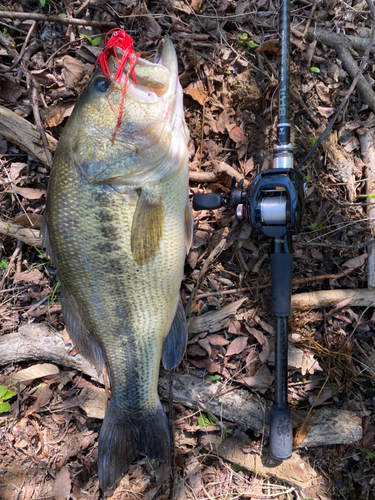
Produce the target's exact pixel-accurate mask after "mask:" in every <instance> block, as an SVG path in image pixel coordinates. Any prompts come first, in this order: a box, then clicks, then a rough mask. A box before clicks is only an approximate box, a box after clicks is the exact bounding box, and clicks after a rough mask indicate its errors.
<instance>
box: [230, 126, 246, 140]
mask: <svg viewBox="0 0 375 500" xmlns="http://www.w3.org/2000/svg"><path fill="white" fill-rule="evenodd" d="M244 135H245V133H244V131H243V130H242V128H240V127H237V125H236V126H235V127H233V128H232V130H231V131H230V132H229V137H230V138H231V139H232V141H233V142H241V141H242V140H243V138H244Z"/></svg>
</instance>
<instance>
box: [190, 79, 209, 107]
mask: <svg viewBox="0 0 375 500" xmlns="http://www.w3.org/2000/svg"><path fill="white" fill-rule="evenodd" d="M184 93H185V94H187V95H189V96H190V97H192V98H193V99H194V100H195V101H198V102H199V104H200V105H201V106H203V105H204V104H205V103H206V102H207V101H208V99H209V97H208V94H207V92H206V90H205V89H204V88H203V83H202V82H201V81H200V80H198V81H197V82H193V83H191V84H190V85H188V86H187V87H186V89H184Z"/></svg>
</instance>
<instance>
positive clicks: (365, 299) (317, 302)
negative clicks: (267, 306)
mask: <svg viewBox="0 0 375 500" xmlns="http://www.w3.org/2000/svg"><path fill="white" fill-rule="evenodd" d="M340 303H343V304H345V307H346V306H350V307H371V306H373V305H374V304H375V290H368V289H363V290H320V291H318V292H307V293H298V294H296V295H292V309H293V310H295V311H306V310H308V309H317V308H319V307H340Z"/></svg>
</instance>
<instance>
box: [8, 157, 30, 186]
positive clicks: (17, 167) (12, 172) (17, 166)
mask: <svg viewBox="0 0 375 500" xmlns="http://www.w3.org/2000/svg"><path fill="white" fill-rule="evenodd" d="M26 167H27V163H21V162H18V161H15V162H14V163H12V165H11V167H10V169H9V175H8V177H9V180H10V181H11V182H15V181H16V180H17V179H18V177H19V176H20V173H21V172H22V170H24V169H25V168H26Z"/></svg>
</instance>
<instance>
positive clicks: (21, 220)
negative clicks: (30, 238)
mask: <svg viewBox="0 0 375 500" xmlns="http://www.w3.org/2000/svg"><path fill="white" fill-rule="evenodd" d="M42 220H43V215H38V214H27V215H26V214H22V215H19V216H18V217H16V218H15V219H14V221H13V224H18V225H19V226H23V227H32V228H33V229H40V228H41V226H42ZM30 221H31V224H30Z"/></svg>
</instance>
